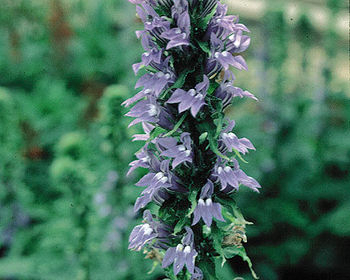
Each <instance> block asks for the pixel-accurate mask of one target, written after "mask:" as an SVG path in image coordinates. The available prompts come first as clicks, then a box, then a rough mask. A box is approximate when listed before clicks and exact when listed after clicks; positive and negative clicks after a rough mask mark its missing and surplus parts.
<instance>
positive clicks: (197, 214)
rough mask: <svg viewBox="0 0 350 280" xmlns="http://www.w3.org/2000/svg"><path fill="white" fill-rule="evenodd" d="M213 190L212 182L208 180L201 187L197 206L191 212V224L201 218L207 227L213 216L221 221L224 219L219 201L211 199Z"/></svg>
mask: <svg viewBox="0 0 350 280" xmlns="http://www.w3.org/2000/svg"><path fill="white" fill-rule="evenodd" d="M213 192H214V184H213V182H212V181H210V180H208V181H207V183H206V184H205V185H204V186H203V187H202V190H201V194H200V196H199V200H198V203H197V206H196V208H195V210H194V212H193V222H192V225H195V224H197V223H198V222H199V220H200V219H201V218H202V219H203V221H204V223H205V224H206V225H207V226H208V227H210V226H211V224H212V221H213V218H216V219H217V220H219V221H222V222H224V221H225V220H224V218H223V217H222V214H221V205H220V203H216V202H213V200H212V195H213Z"/></svg>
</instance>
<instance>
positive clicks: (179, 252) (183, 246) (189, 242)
mask: <svg viewBox="0 0 350 280" xmlns="http://www.w3.org/2000/svg"><path fill="white" fill-rule="evenodd" d="M185 230H186V234H185V235H184V237H183V238H182V241H181V243H179V244H178V245H177V246H176V247H170V248H168V250H167V251H166V252H165V255H164V259H163V263H162V267H163V268H165V267H168V266H169V265H171V264H172V263H173V269H174V274H175V275H177V274H178V273H179V272H180V271H181V270H182V269H183V268H184V266H185V265H186V267H187V269H188V271H189V272H190V273H191V274H192V273H194V268H195V265H194V263H195V259H196V257H197V255H198V253H197V251H196V250H195V248H194V238H193V231H192V229H191V228H190V227H185Z"/></svg>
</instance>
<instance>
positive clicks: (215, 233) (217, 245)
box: [211, 225, 226, 266]
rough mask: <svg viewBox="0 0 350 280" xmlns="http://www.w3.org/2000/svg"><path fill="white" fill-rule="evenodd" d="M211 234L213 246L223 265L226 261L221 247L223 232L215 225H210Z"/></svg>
mask: <svg viewBox="0 0 350 280" xmlns="http://www.w3.org/2000/svg"><path fill="white" fill-rule="evenodd" d="M211 234H212V238H213V247H214V249H215V251H216V252H217V253H218V254H219V255H220V257H221V258H222V262H221V266H224V264H225V262H226V258H225V255H224V251H223V248H222V240H223V234H222V231H221V230H220V229H219V228H218V227H217V226H215V225H213V226H212V227H211Z"/></svg>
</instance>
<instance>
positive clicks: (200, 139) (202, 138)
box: [199, 132, 208, 145]
mask: <svg viewBox="0 0 350 280" xmlns="http://www.w3.org/2000/svg"><path fill="white" fill-rule="evenodd" d="M207 137H208V132H203V133H202V134H201V135H200V136H199V145H201V144H203V142H204V141H205V139H207Z"/></svg>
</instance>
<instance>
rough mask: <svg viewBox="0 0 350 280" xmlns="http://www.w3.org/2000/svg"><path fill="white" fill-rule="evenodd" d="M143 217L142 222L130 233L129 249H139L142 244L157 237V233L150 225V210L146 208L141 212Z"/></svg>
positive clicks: (151, 220)
mask: <svg viewBox="0 0 350 280" xmlns="http://www.w3.org/2000/svg"><path fill="white" fill-rule="evenodd" d="M143 218H144V220H145V222H144V224H143V225H138V226H136V227H135V228H134V229H133V230H132V232H131V234H130V237H129V249H134V250H136V251H140V250H141V249H142V247H143V246H145V245H146V244H147V243H149V242H150V241H152V240H153V239H155V238H156V237H157V233H156V232H155V230H154V228H153V227H152V225H151V223H152V222H153V219H152V214H151V212H150V211H149V210H146V211H145V212H144V213H143Z"/></svg>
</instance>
